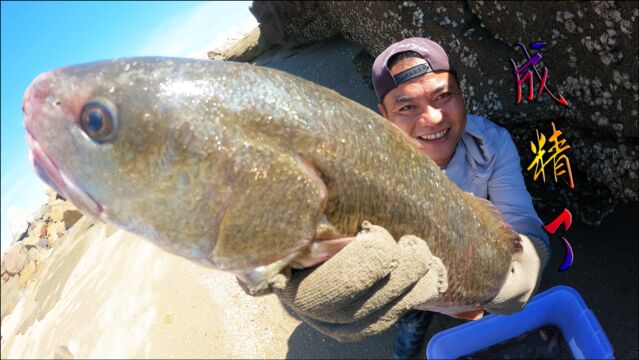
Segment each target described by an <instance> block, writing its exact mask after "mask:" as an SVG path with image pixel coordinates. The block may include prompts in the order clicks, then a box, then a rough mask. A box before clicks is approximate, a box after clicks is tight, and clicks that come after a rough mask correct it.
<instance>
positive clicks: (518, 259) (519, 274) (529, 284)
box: [485, 234, 548, 314]
mask: <svg viewBox="0 0 639 360" xmlns="http://www.w3.org/2000/svg"><path fill="white" fill-rule="evenodd" d="M519 236H520V237H521V242H522V245H523V248H524V249H523V251H521V252H519V253H517V254H515V255H513V262H512V265H511V267H510V271H509V272H508V277H507V278H506V282H505V283H504V285H503V286H502V288H501V290H500V291H499V293H498V294H497V296H495V298H494V299H493V300H492V301H491V302H490V303H489V304H488V305H487V306H486V307H485V309H486V310H488V311H490V312H491V313H497V314H512V313H514V312H517V311H519V310H521V309H522V308H523V307H524V305H526V303H527V302H528V300H530V298H531V297H532V295H533V293H534V292H535V290H536V289H537V286H538V285H539V282H540V280H541V272H542V270H543V268H544V266H545V264H546V262H547V261H548V250H547V249H546V247H545V245H543V243H542V241H541V240H539V239H536V238H533V237H530V238H529V237H528V236H526V235H521V234H520V235H519Z"/></svg>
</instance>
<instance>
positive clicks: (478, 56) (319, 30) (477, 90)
mask: <svg viewBox="0 0 639 360" xmlns="http://www.w3.org/2000/svg"><path fill="white" fill-rule="evenodd" d="M251 12H252V13H253V14H254V15H255V17H256V19H257V20H258V22H259V28H260V31H261V35H260V37H259V39H260V41H261V43H262V44H264V43H268V44H271V45H277V46H279V47H283V48H287V49H294V48H296V47H300V46H303V45H306V46H308V45H309V44H313V43H317V42H320V41H322V40H325V39H330V38H334V37H340V36H341V37H344V38H345V39H348V40H350V41H352V42H353V43H355V44H356V45H358V46H360V47H361V48H363V49H364V50H365V52H366V56H365V57H363V59H364V61H363V64H364V67H368V71H370V65H372V60H373V58H374V57H375V56H376V55H377V54H378V53H380V52H381V51H382V50H383V49H384V48H385V47H386V46H388V45H389V44H391V43H392V42H394V41H397V40H401V39H403V38H406V37H410V36H423V37H428V38H430V39H432V40H434V41H437V42H438V43H440V44H442V46H443V47H444V48H445V49H446V50H447V51H448V53H449V54H450V56H451V58H452V60H453V62H454V63H455V65H456V66H457V69H458V72H459V73H460V75H461V76H460V80H461V85H462V90H463V92H464V97H465V99H466V107H467V110H468V112H469V113H474V114H480V115H483V116H486V117H488V118H490V119H492V120H493V121H495V122H497V123H499V124H500V125H502V126H504V127H506V128H508V129H509V130H510V132H511V134H512V135H513V138H514V140H515V143H516V144H517V146H518V148H519V151H520V155H521V157H522V167H523V168H524V171H525V169H526V168H527V167H528V165H529V164H530V163H531V162H532V160H533V158H534V155H533V154H532V152H531V149H530V143H531V141H534V142H535V143H536V130H538V131H539V132H540V133H543V134H546V137H547V138H548V137H549V136H550V134H551V122H553V123H554V124H555V125H556V127H557V129H559V130H561V131H562V132H563V135H564V136H565V139H566V140H567V144H568V145H570V146H571V149H569V151H568V152H567V154H568V157H569V159H570V162H571V168H572V173H573V179H574V183H575V188H574V189H569V188H568V186H566V184H565V183H564V182H561V181H560V182H558V183H555V182H554V180H552V177H553V176H552V170H551V169H548V170H547V180H546V183H542V181H541V178H539V179H538V180H537V181H533V180H532V173H527V174H526V181H527V183H528V186H529V189H530V190H531V192H532V193H533V196H534V197H535V198H536V199H537V200H538V201H536V203H535V205H536V206H538V207H542V208H543V207H547V208H551V209H555V208H557V209H561V208H563V207H566V208H568V209H569V210H571V211H572V212H573V214H576V215H578V216H580V217H581V218H582V219H583V220H585V221H586V222H588V223H591V224H597V223H599V222H600V221H601V220H602V218H603V217H604V216H605V215H606V214H607V213H609V212H610V211H612V209H613V208H614V206H615V204H617V203H618V202H619V201H624V202H625V201H628V200H638V199H639V197H638V195H637V194H638V193H639V181H638V176H639V159H638V155H639V125H638V120H637V119H638V117H639V115H638V114H637V111H638V106H639V105H638V104H639V94H638V90H639V82H638V78H637V77H638V73H637V66H636V64H637V62H639V56H638V52H637V43H638V42H637V32H638V31H639V29H638V24H639V19H638V18H639V6H638V4H637V2H618V3H615V2H570V3H565V2H523V3H520V2H499V1H495V2H484V1H477V2H465V1H457V2H454V1H453V2H451V1H434V2H413V1H403V2H402V1H400V2H341V1H336V2H332V1H287V2H280V1H256V2H254V3H253V4H252V6H251ZM540 41H543V42H545V46H544V47H542V48H541V49H539V51H538V52H539V53H540V54H541V55H542V60H541V62H540V64H539V65H537V69H538V71H539V72H540V73H542V72H543V67H544V66H545V67H547V69H548V73H549V75H548V78H547V83H546V85H547V88H548V90H549V91H550V92H551V93H552V94H553V95H555V96H558V95H557V92H560V93H561V94H562V95H563V96H564V98H565V99H566V100H567V102H568V104H569V106H564V105H561V104H559V103H558V102H556V101H555V100H553V99H552V98H551V97H550V95H549V94H548V92H545V91H544V92H543V93H542V94H541V95H540V96H539V97H538V98H537V99H536V101H532V102H529V101H528V100H526V99H525V94H526V93H527V91H528V88H527V86H526V85H524V86H523V88H522V93H523V94H524V95H522V102H521V103H520V104H518V105H517V104H516V103H515V102H516V95H515V94H516V87H515V77H514V74H513V66H512V65H511V63H510V59H513V60H514V61H515V63H516V64H517V66H521V65H522V64H523V63H524V62H525V60H526V58H525V57H524V54H523V52H522V50H521V49H520V48H518V47H517V46H515V43H516V42H522V43H523V44H525V45H526V47H527V45H528V44H530V43H533V42H540ZM262 48H265V46H264V45H262ZM527 51H529V52H530V55H531V56H533V54H534V53H536V51H533V50H531V49H530V48H527ZM256 57H257V56H256V55H253V56H251V58H252V59H255V58H256ZM230 59H238V58H237V57H236V58H233V57H230ZM240 60H245V61H246V60H248V59H246V58H245V59H240ZM307 66H309V67H313V66H314V64H313V63H308V64H307ZM362 76H363V77H364V78H366V77H368V78H370V75H368V74H367V73H362ZM368 81H369V83H370V80H368ZM539 83H540V82H539V81H538V79H537V78H535V81H534V85H533V86H534V90H535V92H536V91H537V89H538V86H539ZM368 91H371V90H370V89H369V90H368ZM548 172H550V174H548ZM528 175H530V176H528ZM548 178H550V179H548Z"/></svg>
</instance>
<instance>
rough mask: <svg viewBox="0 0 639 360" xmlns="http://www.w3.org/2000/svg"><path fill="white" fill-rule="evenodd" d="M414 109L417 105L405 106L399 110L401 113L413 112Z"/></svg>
mask: <svg viewBox="0 0 639 360" xmlns="http://www.w3.org/2000/svg"><path fill="white" fill-rule="evenodd" d="M414 108H415V105H406V106H403V107H402V108H401V109H399V111H406V110H412V109H414Z"/></svg>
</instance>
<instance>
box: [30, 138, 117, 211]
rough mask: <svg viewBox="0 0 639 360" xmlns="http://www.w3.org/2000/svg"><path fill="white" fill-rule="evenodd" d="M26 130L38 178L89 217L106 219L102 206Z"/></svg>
mask: <svg viewBox="0 0 639 360" xmlns="http://www.w3.org/2000/svg"><path fill="white" fill-rule="evenodd" d="M26 130H27V144H28V146H29V159H30V160H31V164H32V166H33V168H34V170H35V172H36V174H37V175H38V177H40V179H42V181H44V182H45V183H47V185H49V186H50V187H51V188H52V189H53V190H55V191H56V192H57V193H58V194H61V195H62V196H64V197H65V198H66V199H68V200H70V201H71V202H72V203H73V204H75V205H76V206H77V207H78V208H79V209H80V210H82V211H84V212H85V213H87V214H88V215H91V216H93V217H95V218H98V219H103V218H106V214H105V213H104V208H103V207H102V205H100V204H99V203H98V202H97V201H95V200H94V199H93V198H92V197H91V196H90V195H89V194H87V193H86V192H85V191H83V190H82V189H80V188H79V187H78V186H77V185H76V184H75V182H74V181H73V180H72V179H71V177H70V176H68V175H67V174H65V172H64V171H63V170H62V169H61V168H60V167H59V166H58V165H57V164H56V162H55V161H54V160H53V159H52V158H51V157H50V156H49V155H47V153H46V151H44V149H43V148H42V146H40V144H39V143H38V142H37V140H36V138H35V136H34V135H33V133H32V132H31V130H30V129H29V127H26Z"/></svg>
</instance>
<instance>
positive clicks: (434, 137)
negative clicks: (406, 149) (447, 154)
mask: <svg viewBox="0 0 639 360" xmlns="http://www.w3.org/2000/svg"><path fill="white" fill-rule="evenodd" d="M447 132H448V129H446V130H442V131H440V132H438V133H434V134H432V135H422V136H419V138H420V139H423V140H437V139H441V138H443V137H444V136H445V135H446V133H447Z"/></svg>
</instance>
